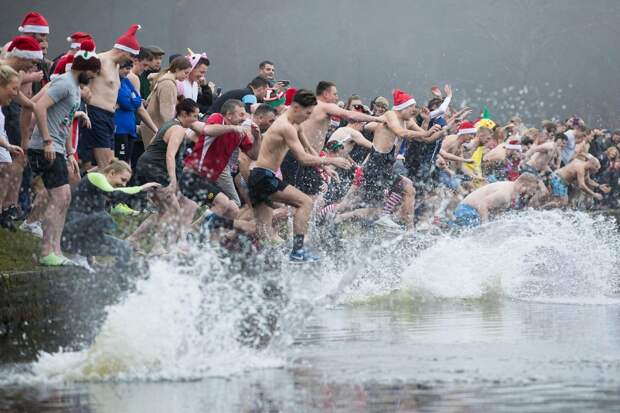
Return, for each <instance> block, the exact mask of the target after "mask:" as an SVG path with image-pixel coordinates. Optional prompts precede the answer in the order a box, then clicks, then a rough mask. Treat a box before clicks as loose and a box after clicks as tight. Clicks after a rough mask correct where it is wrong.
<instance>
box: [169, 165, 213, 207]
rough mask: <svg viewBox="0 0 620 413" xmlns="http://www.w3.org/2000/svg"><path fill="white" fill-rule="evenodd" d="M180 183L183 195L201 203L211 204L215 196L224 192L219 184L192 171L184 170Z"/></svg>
mask: <svg viewBox="0 0 620 413" xmlns="http://www.w3.org/2000/svg"><path fill="white" fill-rule="evenodd" d="M179 185H180V187H181V192H182V193H183V195H185V196H186V197H188V198H189V199H191V200H194V201H196V202H198V203H199V204H207V205H211V204H212V203H213V200H214V199H215V197H216V196H217V195H218V194H219V193H220V192H222V189H221V188H220V187H219V186H217V184H215V183H213V182H211V181H209V180H208V179H207V178H204V177H202V176H200V175H198V174H195V173H193V172H190V171H183V174H182V175H181V181H180V183H179Z"/></svg>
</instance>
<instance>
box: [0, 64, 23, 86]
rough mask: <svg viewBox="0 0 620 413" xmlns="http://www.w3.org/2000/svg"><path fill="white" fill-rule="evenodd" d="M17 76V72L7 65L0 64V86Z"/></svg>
mask: <svg viewBox="0 0 620 413" xmlns="http://www.w3.org/2000/svg"><path fill="white" fill-rule="evenodd" d="M15 77H17V78H19V74H18V73H17V72H16V71H15V69H13V68H12V67H11V66H9V65H2V64H0V86H6V85H8V84H9V82H10V81H11V80H13V78H15Z"/></svg>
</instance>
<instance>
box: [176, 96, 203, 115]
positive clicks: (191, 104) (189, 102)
mask: <svg viewBox="0 0 620 413" xmlns="http://www.w3.org/2000/svg"><path fill="white" fill-rule="evenodd" d="M196 109H198V103H196V102H195V101H194V100H193V99H187V98H185V99H183V100H181V101H180V102H179V103H177V106H176V108H175V110H176V116H179V115H180V114H181V112H185V113H188V114H189V113H193V112H194V111H195V110H196Z"/></svg>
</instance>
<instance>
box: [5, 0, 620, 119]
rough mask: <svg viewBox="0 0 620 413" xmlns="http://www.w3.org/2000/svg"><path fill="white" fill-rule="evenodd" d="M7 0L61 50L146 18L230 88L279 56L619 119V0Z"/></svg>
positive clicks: (281, 62)
mask: <svg viewBox="0 0 620 413" xmlns="http://www.w3.org/2000/svg"><path fill="white" fill-rule="evenodd" d="M0 1H1V4H2V8H1V9H2V13H1V14H0V35H1V38H2V39H3V40H4V41H8V40H10V39H11V38H12V37H13V36H15V35H16V34H17V33H18V32H17V27H18V26H19V23H20V22H21V19H22V18H23V16H24V15H25V14H26V13H27V12H28V11H31V10H32V11H38V12H40V13H42V14H43V15H44V16H45V17H46V18H47V20H48V21H49V24H50V28H51V36H50V50H49V57H52V58H53V57H56V56H57V55H58V54H60V53H62V52H63V51H65V50H66V49H67V48H68V43H67V42H66V40H65V39H66V37H67V36H68V35H69V34H70V33H71V32H74V31H88V32H90V33H91V34H93V35H94V37H95V40H96V42H97V49H98V50H99V51H104V50H107V49H109V48H110V47H111V46H112V45H113V43H114V40H115V39H116V38H117V37H118V36H119V35H120V34H122V33H123V32H125V30H126V29H127V28H128V27H129V25H130V24H132V23H139V24H141V25H142V27H143V29H142V30H140V31H139V32H138V38H139V39H140V42H141V44H142V45H145V46H146V45H153V44H155V45H158V46H160V47H162V48H163V49H164V50H165V51H166V52H167V53H168V54H171V53H185V52H186V48H187V47H189V48H191V49H192V50H193V51H195V52H203V51H204V52H206V53H207V54H208V56H209V58H210V60H211V67H210V68H209V72H208V74H207V78H208V79H209V80H212V81H214V82H216V84H217V85H218V86H220V87H222V88H223V90H224V91H225V90H228V89H235V88H240V87H244V86H245V85H246V84H247V83H248V82H249V81H250V80H251V79H252V77H254V76H255V75H256V71H257V67H258V63H259V62H260V61H261V60H264V59H269V60H272V61H274V62H275V64H276V70H277V77H278V79H288V80H291V82H292V84H293V85H294V86H297V87H305V88H310V89H314V87H315V85H316V83H317V82H318V81H319V80H332V81H335V82H336V84H337V85H338V89H339V92H340V96H341V99H343V100H345V99H346V98H347V97H348V96H349V95H350V94H353V93H356V94H359V95H361V96H362V97H364V98H365V100H366V102H367V103H368V102H369V100H370V99H371V98H373V97H375V96H377V95H383V96H386V97H388V99H390V101H391V90H392V89H393V88H395V87H398V88H401V89H404V90H406V91H408V92H410V93H412V94H413V95H414V96H415V97H416V99H417V100H418V102H419V103H420V102H423V103H426V102H427V101H428V99H429V97H430V87H431V86H433V85H439V86H443V84H444V83H446V82H449V83H450V84H452V85H453V87H454V89H455V99H454V105H456V106H461V105H463V104H467V105H469V106H471V107H472V108H474V109H475V110H476V111H479V110H480V109H481V108H482V106H483V105H488V106H489V108H490V111H491V113H492V114H493V115H494V117H495V118H496V119H498V120H499V121H506V120H507V118H508V117H509V116H511V115H513V114H519V115H521V116H522V117H523V118H524V119H525V120H526V121H527V122H530V123H533V122H538V121H540V120H541V119H545V118H564V117H567V116H568V115H570V114H573V113H577V114H580V115H582V116H583V117H585V119H586V121H587V122H588V124H589V125H590V126H597V127H598V126H600V127H620V93H619V92H620V90H619V89H620V87H619V86H618V73H619V69H620V54H619V53H618V50H619V48H618V42H619V41H620V1H618V0H592V1H588V2H584V1H580V0H546V1H543V0H540V1H538V0H514V1H509V0H475V1H474V0H435V1H417V0H384V1H378V0H375V1H371V0H339V1H338V0H333V1H328V0H314V1H301V0H286V1H282V0H281V1H273V0H257V1H252V2H251V1H242V0H226V1H224V0H210V1H199V0H149V1H132V0H107V1H101V0H98V1H94V0H47V1H35V0H19V1H18V2H15V1H8V0H0ZM164 59H165V60H164V62H165V63H167V56H166V57H165V58H164Z"/></svg>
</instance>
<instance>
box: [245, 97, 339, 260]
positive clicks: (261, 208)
mask: <svg viewBox="0 0 620 413" xmlns="http://www.w3.org/2000/svg"><path fill="white" fill-rule="evenodd" d="M316 105H317V101H316V97H315V96H314V94H312V92H310V91H308V90H303V89H301V90H298V91H297V93H296V94H295V96H294V98H293V102H292V104H291V106H290V107H289V108H288V109H287V111H286V112H284V113H283V114H282V115H281V116H280V117H279V118H278V119H276V121H275V122H274V123H273V125H272V126H271V127H270V128H269V130H268V131H267V133H266V134H265V136H264V137H263V142H262V145H261V148H260V152H259V154H258V159H257V161H256V166H255V167H254V169H252V171H251V172H250V177H249V179H248V191H249V195H250V200H251V202H252V206H253V207H254V217H255V219H256V223H257V231H258V234H259V236H261V237H262V238H263V239H264V237H265V235H266V234H268V233H269V232H268V226H270V225H271V222H272V209H271V207H270V205H271V202H272V201H276V202H282V203H284V204H286V205H290V206H293V207H295V208H296V210H295V217H294V220H293V233H294V237H293V250H292V251H291V254H290V260H291V261H292V262H313V261H317V260H318V257H316V256H314V255H312V254H311V253H309V252H308V251H307V250H305V249H304V237H305V234H306V232H307V229H308V219H309V217H310V212H311V210H312V200H311V199H310V197H308V196H307V195H305V194H304V193H303V192H301V191H300V190H298V189H297V188H295V187H293V186H291V185H287V184H285V183H284V182H282V181H281V180H280V179H278V178H277V177H276V172H275V171H276V170H278V168H280V165H281V164H282V160H283V159H284V157H285V156H286V152H287V151H289V150H290V151H291V152H292V153H293V155H294V156H295V157H296V158H297V160H298V161H299V163H300V164H301V165H303V166H322V165H333V166H335V167H337V168H343V169H347V168H350V167H351V163H350V162H349V161H347V160H346V159H344V158H321V157H319V156H316V155H313V154H311V153H308V152H306V151H305V150H304V145H302V141H301V140H300V124H301V123H302V122H303V121H305V120H306V119H308V117H309V116H310V114H311V113H312V111H313V110H314V109H315V107H316Z"/></svg>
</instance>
